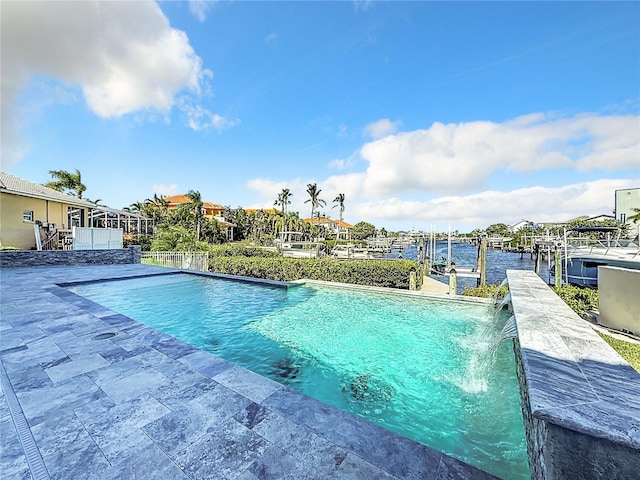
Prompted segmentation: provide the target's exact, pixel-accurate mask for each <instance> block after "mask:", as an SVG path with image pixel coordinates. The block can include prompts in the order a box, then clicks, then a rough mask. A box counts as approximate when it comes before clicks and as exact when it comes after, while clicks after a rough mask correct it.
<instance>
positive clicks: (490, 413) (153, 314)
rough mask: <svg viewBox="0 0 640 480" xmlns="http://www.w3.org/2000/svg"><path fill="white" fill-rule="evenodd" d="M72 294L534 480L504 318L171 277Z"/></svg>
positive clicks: (333, 292)
mask: <svg viewBox="0 0 640 480" xmlns="http://www.w3.org/2000/svg"><path fill="white" fill-rule="evenodd" d="M69 290H71V291H73V292H74V293H77V294H79V295H82V296H84V297H86V298H89V299H91V300H93V301H95V302H97V303H100V304H102V305H104V306H106V307H108V308H110V309H112V310H115V311H117V312H119V313H122V314H124V315H127V316H128V317H130V318H133V319H135V320H137V321H140V322H141V323H144V324H146V325H149V326H151V327H154V328H157V329H158V330H161V331H163V332H165V333H167V334H169V335H172V336H174V337H176V338H178V339H180V340H182V341H185V342H187V343H190V344H191V345H194V346H196V347H198V348H201V349H203V350H207V351H209V352H211V353H214V354H216V355H219V356H221V357H223V358H225V359H227V360H229V361H232V362H234V363H237V364H239V365H242V366H244V367H246V368H248V369H250V370H252V371H254V372H256V373H259V374H261V375H264V376H266V377H269V378H272V379H274V380H276V381H278V382H280V383H283V384H285V385H287V386H289V387H291V388H293V389H295V390H298V391H300V392H302V393H304V394H306V395H309V396H311V397H313V398H316V399H318V400H320V401H323V402H325V403H328V404H330V405H333V406H335V407H337V408H340V409H343V410H346V411H348V412H351V413H353V414H356V415H359V416H361V417H364V418H366V419H368V420H370V421H372V422H374V423H376V424H378V425H381V426H384V427H386V428H388V429H390V430H392V431H395V432H397V433H399V434H401V435H404V436H406V437H408V438H411V439H412V440H415V441H417V442H419V443H423V444H424V445H427V446H429V447H431V448H434V449H436V450H440V451H442V452H444V453H446V454H449V455H452V456H454V457H456V458H459V459H461V460H463V461H465V462H467V463H470V464H472V465H475V466H477V467H478V468H481V469H483V470H485V471H488V472H490V473H493V474H494V475H497V476H499V477H502V478H510V479H511V478H513V479H517V478H522V479H524V478H529V470H528V466H527V457H526V441H525V434H524V427H523V422H522V416H521V413H520V405H519V401H520V400H519V391H518V382H517V378H516V374H515V361H514V355H513V351H512V346H511V342H510V341H508V342H503V343H501V344H500V345H499V346H498V347H497V348H496V349H495V351H493V352H492V353H491V354H489V352H490V350H492V349H493V348H495V347H494V346H492V345H494V344H495V342H494V341H493V340H494V338H495V337H496V336H498V335H500V332H501V330H502V328H503V326H504V323H505V321H506V318H507V317H508V314H506V312H504V313H501V314H500V315H499V317H498V318H497V319H496V318H494V314H493V312H492V311H491V309H490V308H489V307H488V306H487V305H485V304H479V303H475V302H461V301H452V300H442V301H441V300H437V299H427V298H424V297H413V296H407V295H397V294H385V293H378V292H371V291H360V290H352V289H343V288H331V287H315V286H311V287H308V286H300V287H295V288H288V289H287V288H280V287H273V286H265V285H262V284H253V283H243V282H235V281H228V280H223V279H217V278H212V277H207V276H199V275H189V274H173V275H162V276H154V277H147V278H137V279H130V280H118V281H109V282H100V283H92V284H83V285H78V286H74V287H69Z"/></svg>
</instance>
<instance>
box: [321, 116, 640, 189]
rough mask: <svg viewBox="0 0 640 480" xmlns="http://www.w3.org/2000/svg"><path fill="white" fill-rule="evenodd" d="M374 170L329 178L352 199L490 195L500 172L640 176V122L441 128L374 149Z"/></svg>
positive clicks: (529, 119)
mask: <svg viewBox="0 0 640 480" xmlns="http://www.w3.org/2000/svg"><path fill="white" fill-rule="evenodd" d="M359 153H360V157H361V158H362V160H364V161H365V162H367V163H368V167H367V169H366V171H363V172H360V175H359V176H357V177H354V176H353V175H351V174H350V175H348V176H334V177H331V178H330V179H329V181H330V182H331V184H332V185H333V186H334V187H335V188H336V189H337V190H339V191H346V193H348V194H349V196H350V197H352V198H354V197H355V198H381V197H389V196H398V195H402V194H404V193H407V192H411V191H417V192H422V193H425V194H444V195H447V194H464V193H471V192H474V191H479V190H482V189H483V188H484V187H485V185H486V183H487V180H488V178H489V177H490V176H491V175H492V174H493V173H494V172H496V171H513V172H517V173H525V174H526V173H527V172H533V171H539V170H544V169H556V168H571V169H576V170H578V171H593V170H604V171H620V170H626V169H637V168H638V167H639V164H638V158H639V156H640V117H638V116H630V115H628V116H624V115H608V116H600V115H597V114H584V115H577V116H574V117H560V116H557V115H549V116H547V115H544V114H532V115H527V116H524V117H518V118H516V119H513V120H511V121H507V122H505V123H495V122H487V121H485V122H483V121H477V122H467V123H459V124H447V125H445V124H442V123H434V124H433V125H432V126H431V127H430V128H428V129H424V130H415V131H411V132H404V133H399V134H396V135H390V136H386V137H384V138H380V139H378V140H375V141H373V142H369V143H366V144H365V145H363V146H362V148H361V149H360V152H359Z"/></svg>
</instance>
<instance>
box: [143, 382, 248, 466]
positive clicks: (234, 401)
mask: <svg viewBox="0 0 640 480" xmlns="http://www.w3.org/2000/svg"><path fill="white" fill-rule="evenodd" d="M249 403H250V401H249V400H248V399H246V398H245V397H242V396H241V395H238V394H237V393H235V392H232V391H231V390H228V389H227V388H225V387H223V386H222V385H219V386H218V387H216V388H215V389H213V390H211V391H209V392H207V393H206V394H204V395H201V396H199V397H197V398H195V399H194V400H191V401H189V402H186V403H185V404H184V405H182V406H181V407H179V408H177V409H175V410H173V411H172V412H171V413H168V414H167V415H165V416H164V417H162V418H159V419H158V420H155V421H154V422H151V423H149V424H148V425H146V426H145V427H143V430H144V431H145V432H146V433H147V435H149V436H150V437H151V438H152V439H153V440H154V441H155V442H156V443H157V444H158V445H159V446H160V448H162V450H163V451H164V452H166V453H167V454H168V455H170V456H173V455H175V454H176V453H177V452H179V451H180V450H183V449H184V448H185V447H187V446H188V445H189V444H191V443H192V442H194V441H195V440H196V439H198V438H200V437H202V436H203V435H205V434H207V433H210V432H212V431H214V430H216V429H217V428H219V425H220V424H221V423H222V422H224V421H225V420H227V419H229V418H231V417H232V416H233V415H235V414H237V413H238V412H239V411H241V410H242V409H243V408H245V407H246V406H247V405H248V404H249ZM236 423H237V422H236Z"/></svg>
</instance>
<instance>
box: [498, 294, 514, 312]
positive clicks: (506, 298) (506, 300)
mask: <svg viewBox="0 0 640 480" xmlns="http://www.w3.org/2000/svg"><path fill="white" fill-rule="evenodd" d="M510 303H511V293H507V294H506V295H505V296H504V298H503V299H502V300H501V301H500V303H498V304H497V305H496V310H497V311H500V310H502V309H503V308H504V307H505V305H509V304H510Z"/></svg>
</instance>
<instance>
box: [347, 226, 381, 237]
mask: <svg viewBox="0 0 640 480" xmlns="http://www.w3.org/2000/svg"><path fill="white" fill-rule="evenodd" d="M375 234H376V227H375V226H373V225H372V224H371V223H368V222H358V223H356V224H355V225H354V226H353V229H352V230H351V238H353V239H355V240H364V239H366V238H369V237H373V236H374V235H375Z"/></svg>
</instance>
